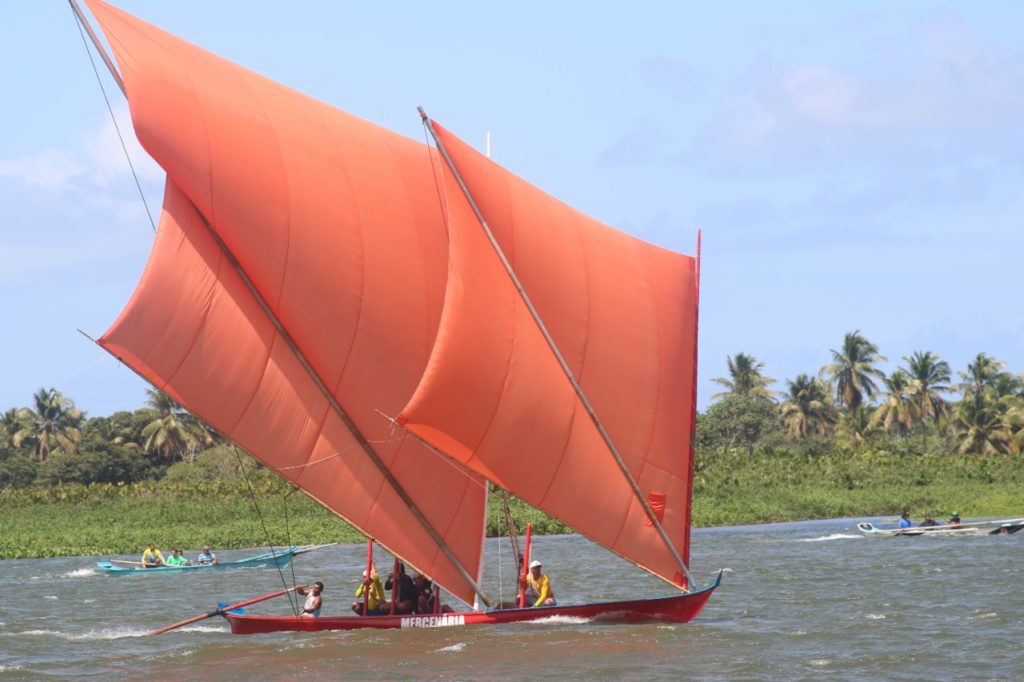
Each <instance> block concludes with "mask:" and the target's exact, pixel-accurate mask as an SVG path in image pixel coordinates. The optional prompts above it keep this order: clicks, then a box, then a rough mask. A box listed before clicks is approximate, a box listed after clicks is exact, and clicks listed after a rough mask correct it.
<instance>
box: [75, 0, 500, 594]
mask: <svg viewBox="0 0 1024 682" xmlns="http://www.w3.org/2000/svg"><path fill="white" fill-rule="evenodd" d="M86 1H87V4H88V5H89V7H90V9H91V10H92V12H93V14H94V16H95V17H96V18H97V20H98V21H99V23H100V25H101V26H102V28H103V31H104V33H105V35H106V37H107V39H108V41H109V43H110V45H111V46H112V48H113V51H114V53H115V55H116V58H117V62H118V64H119V67H120V72H121V77H122V79H123V82H124V85H125V88H126V94H127V97H128V101H129V105H130V108H131V113H132V120H133V123H134V125H135V128H136V132H137V134H138V137H139V140H140V141H141V142H142V144H143V146H144V147H145V148H146V150H147V151H148V152H149V153H150V154H151V155H152V156H153V157H154V158H155V159H156V160H157V162H158V163H160V164H161V165H162V166H163V167H164V169H165V170H166V171H167V175H168V181H167V191H166V195H165V201H164V210H163V214H162V217H161V220H160V228H159V231H158V235H157V239H156V241H155V243H154V247H153V252H152V254H151V257H150V261H149V263H148V265H147V268H146V271H145V273H144V275H143V277H142V280H141V281H140V283H139V285H138V288H137V289H136V291H135V293H134V294H133V296H132V298H131V300H130V302H129V303H128V305H127V306H126V308H125V310H124V312H123V313H122V314H121V316H120V318H119V319H118V320H117V321H116V322H115V324H114V325H113V326H112V327H111V328H110V330H108V331H107V332H106V334H104V335H103V337H102V338H101V340H100V343H101V344H102V345H103V346H104V347H105V348H107V349H108V350H109V351H110V352H112V353H113V354H115V355H116V356H118V357H119V358H121V359H122V360H124V362H126V363H127V364H128V365H129V366H130V367H132V368H133V369H134V370H136V371H137V372H138V373H140V374H141V375H142V376H143V377H145V378H146V379H148V380H149V381H151V382H152V383H153V384H155V385H156V386H157V387H159V388H161V389H163V390H165V391H167V392H168V393H169V394H171V395H172V396H174V397H175V398H176V399H177V400H179V401H181V402H182V404H184V405H185V406H186V407H188V409H189V410H191V411H192V412H193V413H194V414H196V415H198V416H200V417H201V418H202V419H204V420H205V421H207V422H208V423H209V424H211V425H212V426H213V427H214V428H216V429H217V430H218V431H220V432H221V433H223V434H224V435H225V436H227V437H228V438H230V439H231V440H233V441H234V442H236V443H238V444H239V445H241V446H242V447H244V448H245V449H246V450H248V451H249V452H250V453H251V454H253V456H255V457H256V458H257V459H259V460H260V461H262V462H264V463H265V464H267V465H268V466H269V467H271V468H272V469H274V470H275V471H278V472H279V473H281V474H282V475H283V476H285V477H286V478H288V479H289V480H291V481H293V482H294V483H295V484H296V485H298V486H299V487H301V488H302V489H303V490H304V491H306V492H307V493H309V494H310V495H311V496H313V497H314V498H316V499H317V500H319V501H320V502H321V503H322V504H324V505H325V506H327V507H328V508H330V509H332V510H333V511H335V512H336V513H337V514H339V515H340V516H342V517H344V518H345V519H347V520H348V521H350V522H352V523H353V524H354V525H356V526H357V527H358V528H360V529H362V530H363V531H364V532H366V533H368V534H369V535H372V536H373V537H375V538H377V539H378V541H380V542H381V543H382V544H384V545H385V546H386V547H388V548H389V549H391V550H392V551H393V552H396V553H397V554H399V555H400V556H402V557H403V558H405V559H406V560H407V561H408V562H410V563H411V564H412V565H414V566H415V567H416V568H418V569H420V570H422V571H424V572H426V573H428V574H429V575H431V576H432V577H433V578H434V579H435V580H437V581H438V582H439V583H440V584H442V585H444V586H445V587H446V588H448V589H449V590H451V591H452V592H453V593H454V594H455V595H456V596H458V597H460V598H461V599H463V600H466V601H471V600H472V593H473V589H472V587H471V583H470V580H469V579H478V576H479V568H480V558H481V553H482V537H483V529H484V516H485V505H486V487H485V485H484V482H483V481H482V479H480V478H479V477H478V476H476V475H473V474H470V473H468V472H466V471H464V470H461V469H460V468H458V467H456V466H453V465H452V464H451V463H450V462H447V461H445V460H444V459H443V458H441V457H440V456H439V455H437V454H436V453H434V452H431V451H430V450H428V449H427V448H426V447H424V446H423V445H421V444H420V443H418V442H416V441H415V439H413V438H410V437H404V438H403V437H402V434H401V433H399V434H397V435H396V434H395V433H394V430H393V429H392V428H391V426H390V425H389V424H388V423H387V422H386V421H385V420H384V419H382V418H381V417H380V416H379V414H377V413H376V411H377V410H380V411H381V412H383V413H385V414H397V413H398V412H399V410H400V409H401V408H402V406H403V405H404V404H405V403H406V401H407V399H408V397H409V396H410V395H411V394H412V393H413V391H414V389H415V387H416V385H417V383H418V381H419V379H420V376H421V374H422V372H423V370H424V368H425V366H426V363H427V361H428V359H429V356H430V353H431V349H432V347H433V344H434V337H435V334H436V331H437V328H438V322H439V317H440V314H441V309H442V303H443V297H444V283H445V279H446V268H447V258H448V254H447V245H446V234H445V225H444V220H443V215H442V213H441V209H440V204H439V201H438V196H437V188H436V185H435V183H434V179H433V175H432V171H431V160H430V156H429V153H430V152H429V150H428V148H427V147H426V146H425V145H422V144H420V143H417V142H414V141H411V140H408V139H406V138H403V137H401V136H398V135H395V134H393V133H390V132H388V131H385V130H383V129H381V128H379V127H377V126H374V125H371V124H369V123H366V122H364V121H362V120H359V119H357V118H355V117H352V116H350V115H348V114H345V113H343V112H341V111H338V110H336V109H334V108H332V107H329V106H327V105H325V104H323V103H321V102H318V101H316V100H313V99H311V98H309V97H306V96H303V95H301V94H299V93H297V92H295V91H292V90H290V89H288V88H285V87H283V86H281V85H278V84H276V83H274V82H272V81H270V80H267V79H265V78H262V77H260V76H258V75H256V74H254V73H252V72H249V71H247V70H245V69H243V68H241V67H239V66H237V65H235V64H232V63H230V62H228V61H226V60H224V59H221V58H219V57H217V56H215V55H212V54H210V53H209V52H206V51H204V50H201V49H200V48H197V47H195V46H193V45H191V44H189V43H187V42H185V41H182V40H180V39H178V38H176V37H174V36H172V35H170V34H167V33H165V32H163V31H161V30H159V29H157V28H155V27H153V26H151V25H149V24H147V23H145V22H142V21H140V20H138V19H136V18H135V17H132V16H131V15H129V14H127V13H124V12H122V11H120V10H118V9H116V8H113V7H111V6H110V5H108V4H106V3H105V2H102V0H86ZM335 403H336V404H337V405H339V406H340V407H341V408H342V410H343V412H344V413H345V414H344V415H343V414H341V413H340V412H339V410H338V409H336V408H335V406H334V404H335ZM346 415H347V417H348V418H349V419H350V421H351V425H352V426H354V430H353V429H352V428H350V427H349V425H346V423H345V418H344V417H345V416H346ZM354 434H358V435H354ZM360 438H362V439H365V441H366V442H367V444H368V445H369V446H370V447H371V448H372V450H373V451H374V453H375V454H376V456H377V457H378V458H379V460H380V462H382V464H383V466H384V469H385V471H383V472H382V471H381V470H380V469H378V468H377V467H375V466H374V464H373V463H372V461H371V458H369V457H368V456H367V453H366V451H365V447H364V446H363V445H361V444H360V442H358V441H359V439H360ZM388 476H390V477H391V478H392V479H393V481H394V482H396V483H397V485H398V488H401V489H402V490H404V491H405V494H406V495H407V496H408V500H407V499H404V498H402V497H400V496H399V494H398V492H397V489H396V486H395V485H393V484H392V482H391V481H389V480H387V478H388ZM407 501H411V502H412V503H413V506H414V507H415V509H416V510H418V512H419V513H420V514H421V515H422V518H423V519H425V521H426V524H424V523H421V521H420V518H418V517H417V516H416V515H415V514H414V513H413V511H412V510H411V507H410V505H409V504H407ZM428 526H429V527H430V528H432V529H433V530H434V531H435V532H436V534H437V536H436V537H435V536H433V535H431V534H430V532H428V530H427V527H428ZM438 539H440V541H441V542H440V543H439V542H437V541H436V540H438ZM441 544H443V545H444V546H445V547H447V548H448V551H449V552H450V553H451V555H452V557H453V558H454V560H453V559H451V558H449V556H447V555H446V554H445V553H444V552H443V551H442V550H441V549H440V547H441ZM456 563H457V564H458V566H461V569H460V568H459V567H458V566H456ZM467 575H468V578H467Z"/></svg>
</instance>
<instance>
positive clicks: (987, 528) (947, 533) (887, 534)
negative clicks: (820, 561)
mask: <svg viewBox="0 0 1024 682" xmlns="http://www.w3.org/2000/svg"><path fill="white" fill-rule="evenodd" d="M1022 528H1024V519H1003V520H1001V521H977V522H974V523H961V524H955V525H952V526H948V525H944V526H925V527H921V526H912V527H910V528H876V527H875V526H874V525H873V524H871V523H868V522H866V521H865V522H861V523H858V524H857V530H859V531H860V532H861V534H862V535H863V536H864V537H868V538H892V537H919V536H922V535H930V536H932V537H953V536H971V535H1012V534H1014V533H1016V532H1017V531H1019V530H1021V529H1022Z"/></svg>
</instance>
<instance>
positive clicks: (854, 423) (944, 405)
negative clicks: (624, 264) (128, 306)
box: [0, 331, 1024, 488]
mask: <svg viewBox="0 0 1024 682" xmlns="http://www.w3.org/2000/svg"><path fill="white" fill-rule="evenodd" d="M831 353H832V362H831V363H829V364H827V365H825V366H824V367H822V368H821V369H820V370H819V371H818V373H817V374H816V375H810V374H798V375H797V376H796V377H795V378H794V379H791V380H786V382H785V385H786V390H785V391H781V392H779V391H774V390H772V389H771V388H770V386H772V385H773V384H775V383H776V380H775V379H772V378H770V377H768V376H766V375H765V374H764V373H763V370H764V363H762V362H760V361H759V360H758V359H757V358H756V357H754V356H753V355H749V354H746V353H737V354H736V355H733V356H727V357H726V364H727V369H728V376H726V377H719V378H716V379H714V381H715V382H716V383H717V384H719V385H720V386H722V387H723V388H724V389H725V390H724V391H722V392H721V393H718V394H715V395H714V396H712V399H713V400H714V402H713V404H712V405H711V406H710V407H708V409H707V410H705V411H704V412H703V413H702V414H700V415H698V419H697V440H696V445H697V454H698V457H707V456H714V455H715V454H717V453H722V452H726V451H730V450H739V451H743V450H745V451H746V452H747V453H749V454H753V452H754V451H755V449H757V450H759V451H762V452H766V453H769V454H770V453H772V452H780V453H781V452H783V451H786V452H798V453H804V454H811V455H824V454H830V453H833V452H846V453H877V454H885V453H904V454H925V453H929V452H959V453H967V454H978V455H985V454H996V453H1006V454H1015V453H1020V452H1021V451H1022V450H1024V380H1022V377H1021V375H1014V374H1012V373H1010V372H1008V371H1006V370H1005V369H1004V363H1002V362H1001V361H999V360H996V359H995V358H992V357H989V356H988V355H986V354H985V353H979V354H978V355H977V357H975V358H974V360H973V361H972V362H971V363H970V364H968V366H967V367H966V369H965V370H963V371H960V372H957V373H956V378H957V380H954V375H953V372H952V371H951V369H950V367H949V364H948V363H947V362H946V361H944V360H942V359H941V358H940V357H939V356H938V355H937V354H935V353H933V352H931V351H916V352H914V353H913V354H912V355H909V356H904V357H903V364H902V366H900V367H897V368H896V369H895V370H893V371H892V372H891V373H889V374H886V373H885V372H883V371H882V370H881V369H880V368H879V364H880V363H882V362H885V361H886V358H885V357H884V356H883V355H881V354H880V353H879V349H878V347H877V346H876V345H875V344H874V343H872V342H870V341H869V340H868V339H867V338H865V337H864V336H863V335H862V334H861V333H860V331H853V332H849V333H847V334H846V335H845V337H844V338H843V343H842V345H841V347H840V348H839V349H838V350H835V349H833V350H832V351H831ZM147 396H148V397H147V400H146V404H145V405H144V406H143V407H141V408H139V409H137V410H135V411H134V412H127V411H125V412H117V413H115V414H113V415H111V416H109V417H92V418H88V417H87V416H86V415H85V413H83V412H82V411H81V410H79V409H78V408H77V407H75V404H74V401H73V400H72V399H71V398H69V397H67V396H65V395H63V394H62V393H61V392H60V391H58V390H56V389H54V388H49V389H45V388H43V389H39V391H37V392H36V393H35V395H34V396H32V405H31V406H28V407H21V408H11V409H9V410H7V411H6V412H4V413H3V414H2V415H0V487H2V486H8V487H16V488H21V487H27V486H32V485H45V486H53V485H56V484H59V483H81V484H90V483H114V484H117V483H134V482H138V481H145V480H157V479H162V478H164V477H165V476H166V475H167V474H168V472H169V471H170V470H171V469H172V467H175V465H178V464H180V465H182V466H185V467H188V469H189V471H186V472H182V471H181V468H180V467H178V472H177V475H178V476H179V477H183V478H187V477H188V476H194V475H195V472H194V471H191V469H193V468H195V467H191V466H190V465H193V464H197V463H198V464H200V465H203V467H204V468H205V469H207V470H208V471H207V472H206V475H208V476H210V477H213V476H223V475H225V472H226V471H227V470H228V468H230V467H234V468H237V466H236V464H237V454H235V453H234V452H233V450H232V449H231V448H228V447H226V445H227V444H226V443H225V441H224V440H223V439H222V438H221V437H220V436H218V435H217V433H216V432H214V431H212V430H210V429H209V428H207V427H205V426H204V425H203V423H202V422H201V421H200V420H198V419H197V418H195V417H194V416H193V415H192V414H190V413H189V412H188V411H187V410H186V409H185V408H184V407H182V406H181V405H180V404H178V403H177V402H176V401H175V400H174V399H173V398H171V397H170V396H169V395H167V394H166V393H163V392H162V391H158V390H154V389H150V390H149V391H147ZM246 459H248V458H246ZM250 464H251V461H250Z"/></svg>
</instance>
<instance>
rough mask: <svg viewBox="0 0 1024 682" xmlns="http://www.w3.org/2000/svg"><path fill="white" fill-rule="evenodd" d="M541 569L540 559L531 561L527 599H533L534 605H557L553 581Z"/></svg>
mask: <svg viewBox="0 0 1024 682" xmlns="http://www.w3.org/2000/svg"><path fill="white" fill-rule="evenodd" d="M540 569H541V563H540V562H539V561H531V562H530V572H529V573H527V574H526V601H527V603H529V602H530V601H532V602H533V605H534V606H557V605H558V604H557V603H556V602H555V591H554V589H552V587H551V581H550V580H548V577H547V576H546V575H544V574H543V573H541V570H540Z"/></svg>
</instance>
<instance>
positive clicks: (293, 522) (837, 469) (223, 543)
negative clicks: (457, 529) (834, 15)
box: [0, 454, 1024, 559]
mask: <svg viewBox="0 0 1024 682" xmlns="http://www.w3.org/2000/svg"><path fill="white" fill-rule="evenodd" d="M1022 465H1024V456H1021V455H1013V456H1009V455H1000V456H992V457H975V456H971V457H967V456H923V457H916V456H915V457H901V456H885V457H879V456H871V457H869V456H849V457H846V456H838V455H834V456H823V457H804V456H796V455H785V456H779V455H770V454H755V455H753V456H748V455H746V454H736V455H732V454H729V455H717V456H714V457H707V458H701V459H699V460H698V462H697V465H696V467H695V469H696V470H695V474H694V504H693V520H694V525H696V526H716V525H735V524H742V523H764V522H771V521H790V520H799V519H812V518H838V517H847V516H873V515H883V514H897V513H898V512H899V511H901V510H903V509H907V510H908V511H910V513H911V515H912V516H913V517H915V518H920V516H921V515H922V514H923V513H925V512H928V513H931V514H933V515H936V516H939V517H942V516H945V515H948V514H949V513H950V512H951V511H954V510H955V511H959V512H960V513H961V515H962V516H963V517H965V518H975V517H992V516H1024V485H1022V484H1024V466H1022ZM289 491H290V489H289V488H288V487H287V486H285V485H284V484H283V483H281V482H280V481H279V480H277V479H274V478H273V477H272V476H271V475H269V474H268V475H265V476H264V477H263V478H260V479H258V480H256V481H255V483H254V492H255V496H256V504H255V505H254V502H253V498H252V496H251V495H250V494H249V488H248V487H247V486H242V485H238V484H218V483H205V484H202V485H198V486H197V485H194V484H190V485H187V486H185V485H180V484H170V483H166V482H165V483H159V484H156V483H154V484H136V485H127V486H114V485H95V486H89V487H81V486H57V487H55V488H49V489H25V490H10V489H5V490H3V491H0V525H2V527H3V532H2V533H0V558H3V559H14V558H28V557H48V556H102V555H109V554H131V553H135V552H139V551H141V549H142V548H143V547H144V546H145V545H146V544H148V543H149V542H151V541H154V542H157V543H158V544H159V545H160V546H161V547H163V548H169V547H172V546H181V547H183V548H187V549H190V550H193V549H195V548H197V547H199V546H201V545H202V544H204V543H208V544H210V545H211V546H214V547H218V548H239V547H264V546H266V545H267V544H268V542H269V543H271V544H274V545H286V544H316V543H326V542H360V541H362V537H361V536H360V535H359V534H358V533H356V532H355V531H354V530H353V529H352V528H351V527H350V526H348V524H346V523H344V522H343V521H341V520H339V519H338V518H337V517H335V516H334V515H332V514H330V513H329V512H327V511H325V510H324V509H323V508H322V507H320V506H319V505H318V504H316V503H315V502H313V501H311V500H310V499H308V498H306V497H305V496H303V495H301V494H297V493H293V494H289ZM257 506H258V513H257ZM513 514H514V516H515V517H516V519H517V523H518V524H519V526H520V528H523V527H525V524H526V522H527V521H529V522H532V523H533V524H534V528H535V530H536V532H539V533H558V532H568V529H567V528H566V527H565V526H563V525H562V524H559V523H557V522H555V521H553V520H552V519H550V518H549V517H547V516H545V515H543V514H541V513H539V512H537V511H536V510H533V509H532V508H530V507H528V506H526V505H524V504H522V503H520V502H518V501H516V500H513ZM504 525H505V523H504V518H503V516H502V515H501V511H500V506H499V504H498V496H497V495H492V496H491V509H490V517H489V520H488V532H489V533H490V534H492V535H493V534H498V533H502V532H504ZM268 537H269V540H268Z"/></svg>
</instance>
